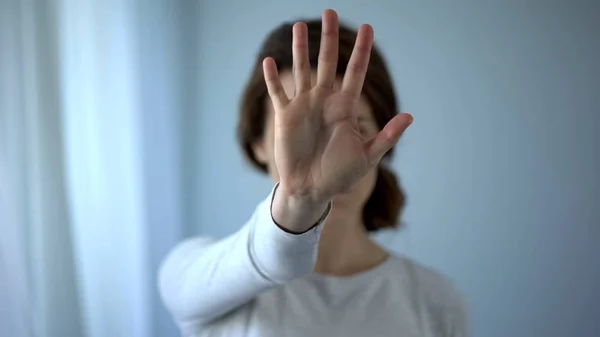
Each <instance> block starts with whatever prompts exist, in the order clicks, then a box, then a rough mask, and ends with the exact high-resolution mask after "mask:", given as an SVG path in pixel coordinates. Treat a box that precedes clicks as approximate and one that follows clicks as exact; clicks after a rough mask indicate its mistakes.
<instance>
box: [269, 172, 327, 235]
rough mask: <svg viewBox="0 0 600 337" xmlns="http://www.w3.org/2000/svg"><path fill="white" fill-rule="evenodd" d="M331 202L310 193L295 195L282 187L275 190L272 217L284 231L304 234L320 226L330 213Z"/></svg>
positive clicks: (279, 186)
mask: <svg viewBox="0 0 600 337" xmlns="http://www.w3.org/2000/svg"><path fill="white" fill-rule="evenodd" d="M329 207H330V201H329V200H323V199H321V198H317V197H315V196H314V195H311V194H310V193H302V194H298V193H296V194H294V193H290V191H289V189H287V188H286V187H285V185H284V186H282V185H281V183H280V184H279V185H278V186H277V187H276V188H275V191H274V195H273V199H272V203H271V216H272V217H273V220H274V221H275V223H276V224H277V225H278V226H279V227H281V228H282V229H284V230H286V231H288V232H292V233H296V234H299V233H304V232H306V231H308V230H310V229H311V228H312V227H314V226H315V225H316V224H318V223H319V222H320V221H322V220H323V218H324V217H325V216H326V215H327V213H328V212H329Z"/></svg>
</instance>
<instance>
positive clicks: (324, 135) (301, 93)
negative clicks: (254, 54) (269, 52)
mask: <svg viewBox="0 0 600 337" xmlns="http://www.w3.org/2000/svg"><path fill="white" fill-rule="evenodd" d="M307 39H308V36H307V27H306V25H305V24H304V23H296V24H295V25H294V27H293V46H292V50H293V60H294V66H293V74H294V81H295V87H296V92H295V95H294V97H293V98H292V99H291V100H290V99H289V98H288V97H287V95H286V93H285V91H284V89H283V86H282V84H281V81H280V79H279V74H278V72H277V66H276V64H275V61H274V60H273V59H272V58H266V59H265V60H264V62H263V70H264V76H265V82H266V84H267V88H268V91H269V96H270V97H271V100H272V103H273V106H274V110H275V117H274V118H275V123H274V125H275V129H274V137H275V138H274V144H275V164H276V166H277V170H278V173H279V177H280V185H279V189H278V192H277V194H278V195H279V196H278V203H277V204H278V207H279V209H278V210H275V209H274V216H276V214H275V213H279V214H280V218H289V217H286V216H285V214H289V213H290V211H289V208H290V207H291V208H293V207H299V208H306V209H315V208H317V209H321V211H322V210H324V206H323V205H326V204H327V202H328V201H330V200H331V199H332V198H333V197H334V196H335V195H337V194H340V193H344V192H346V191H348V190H350V189H351V188H352V187H353V186H354V185H355V184H356V183H357V182H358V181H359V180H360V179H361V178H362V177H364V176H365V175H366V174H367V173H368V172H369V170H371V169H372V168H373V167H375V166H376V165H377V164H378V163H379V161H380V160H381V158H382V157H383V155H384V154H385V153H386V152H387V151H388V150H389V149H390V148H391V147H392V146H394V144H396V142H397V141H398V139H399V138H400V136H401V135H402V133H403V132H404V130H406V128H407V127H408V126H409V125H410V123H411V122H412V117H411V116H410V115H408V114H399V115H397V116H395V117H394V118H393V119H392V120H391V121H390V122H389V123H388V124H387V125H386V126H385V127H384V128H383V130H381V131H380V132H379V134H377V135H376V136H375V137H373V138H371V139H364V138H363V136H362V135H361V132H360V130H359V127H358V116H357V113H356V108H355V106H356V105H357V102H358V100H359V98H360V95H361V92H362V87H363V82H364V79H365V75H366V72H367V67H368V64H369V56H370V53H371V46H372V44H373V29H372V28H371V26H369V25H362V26H361V27H360V28H359V30H358V36H357V40H356V43H355V46H354V50H353V52H352V56H351V58H350V61H349V64H348V67H347V70H346V73H345V74H344V78H343V81H342V86H341V88H340V89H339V90H336V91H334V82H335V80H336V76H337V74H336V69H337V60H338V19H337V14H336V13H335V12H334V11H333V10H326V11H325V12H324V13H323V26H322V37H321V48H320V52H319V64H318V68H317V81H316V84H315V85H314V86H312V85H311V67H310V64H309V56H308V40H307ZM274 206H275V204H274ZM285 207H288V210H287V212H286V211H284V210H283V209H284V208H285ZM291 213H298V214H300V213H302V212H301V211H300V210H294V211H293V212H291ZM292 227H293V226H292ZM292 229H293V230H303V229H306V228H292Z"/></svg>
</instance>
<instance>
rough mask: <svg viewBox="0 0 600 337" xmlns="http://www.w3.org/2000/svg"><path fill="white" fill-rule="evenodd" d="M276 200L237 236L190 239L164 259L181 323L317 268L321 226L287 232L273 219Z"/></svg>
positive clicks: (163, 281) (168, 290)
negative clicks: (303, 230) (217, 238)
mask: <svg viewBox="0 0 600 337" xmlns="http://www.w3.org/2000/svg"><path fill="white" fill-rule="evenodd" d="M271 200H272V199H271V196H269V198H268V199H266V200H265V201H264V202H262V203H261V204H260V205H259V206H258V207H257V209H256V211H255V213H254V215H253V216H252V218H251V219H250V221H249V222H248V223H247V224H246V225H245V226H244V227H243V228H242V229H241V230H239V231H238V232H236V233H234V234H233V235H231V236H229V237H227V238H225V239H223V240H221V241H217V242H214V241H207V240H206V239H194V240H188V241H186V242H184V243H182V244H180V245H179V246H178V247H177V248H176V249H174V251H173V252H172V253H171V254H170V255H169V257H168V258H167V259H166V260H165V262H164V263H163V265H162V267H161V270H160V290H161V296H162V297H163V300H164V302H165V304H166V305H167V307H168V308H169V309H170V311H171V312H172V314H173V315H174V316H175V318H176V319H177V320H178V321H179V322H180V323H187V322H190V323H192V322H193V323H199V322H207V321H210V320H212V319H215V318H216V317H219V316H221V315H223V314H225V313H227V312H229V311H230V310H233V309H235V308H237V307H239V306H240V305H243V304H244V303H246V302H248V301H249V300H251V299H252V298H254V297H255V296H256V295H257V294H258V293H260V292H262V291H264V290H266V289H268V288H270V287H272V286H275V285H277V284H281V283H285V282H288V281H290V280H292V279H294V278H297V277H300V276H303V275H305V274H308V273H310V272H312V269H313V267H314V263H315V259H316V249H317V243H318V239H319V238H318V237H319V232H320V227H319V226H316V227H315V228H312V229H310V230H309V231H308V232H305V233H303V234H299V235H296V234H292V233H288V232H286V231H284V230H282V229H281V228H279V227H278V226H277V225H276V224H275V223H274V222H273V219H272V217H271V212H270V208H271ZM308 227H310V226H308Z"/></svg>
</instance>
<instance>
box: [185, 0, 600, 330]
mask: <svg viewBox="0 0 600 337" xmlns="http://www.w3.org/2000/svg"><path fill="white" fill-rule="evenodd" d="M599 4H600V3H598V2H593V1H587V2H585V1H562V2H556V1H555V2H550V1H546V2H544V1H495V2H492V1H485V2H475V1H472V2H466V1H463V2H460V3H458V2H450V1H448V2H446V1H438V2H432V1H419V2H417V1H393V0H389V1H362V2H359V1H342V0H339V1H317V0H305V1H296V2H291V1H267V0H262V1H242V0H236V1H204V2H203V3H202V5H200V7H201V8H200V9H199V11H198V13H199V18H198V21H197V26H198V27H197V29H198V30H197V32H198V34H199V36H198V38H197V44H198V45H197V55H196V57H197V61H198V62H197V68H196V69H195V71H196V72H197V75H196V76H197V78H198V82H197V83H195V84H194V85H195V86H196V88H195V90H196V92H197V99H196V100H195V102H194V104H193V106H194V108H195V113H193V114H189V115H187V116H186V117H185V118H184V125H185V128H186V132H185V134H186V135H188V136H187V137H188V141H193V147H191V148H192V149H193V151H194V152H193V156H190V157H187V158H185V159H184V162H185V168H187V170H188V171H189V172H188V174H187V176H186V177H187V178H188V180H187V181H186V183H185V184H186V187H185V188H186V190H187V192H185V193H186V194H185V199H186V200H187V201H186V210H187V213H186V219H187V220H188V224H189V225H188V228H187V231H188V234H198V233H202V234H209V235H215V236H224V235H227V234H229V233H232V232H233V231H235V230H236V229H237V228H239V227H240V226H241V225H242V223H243V222H244V221H246V219H247V218H248V216H249V215H250V214H251V212H252V210H253V209H254V207H255V205H256V203H257V202H258V201H259V200H260V199H262V198H263V197H265V196H266V194H267V193H268V191H269V189H270V187H271V186H270V184H269V181H268V180H267V179H266V178H265V177H261V176H259V175H258V174H256V173H254V172H253V171H252V170H251V169H250V168H249V166H248V165H246V164H245V162H244V160H243V158H242V156H241V154H240V152H239V150H238V148H237V145H236V141H235V125H236V117H237V107H238V102H239V95H240V93H241V90H242V87H243V85H244V82H245V80H246V79H247V76H248V75H249V71H250V68H251V65H252V61H253V58H254V55H255V53H256V51H257V49H258V47H259V44H260V42H261V40H262V38H263V37H264V35H265V34H266V33H267V32H268V31H269V30H270V29H271V28H273V27H274V26H275V25H277V24H278V23H280V22H281V21H282V20H288V19H293V18H297V17H302V16H316V15H319V14H320V12H321V11H322V10H323V9H324V7H325V6H328V7H331V8H334V9H336V10H337V11H338V13H339V14H340V17H341V18H342V19H345V21H347V22H350V23H353V24H358V23H362V22H367V23H370V24H372V25H373V27H374V29H375V38H376V42H377V43H379V45H380V47H381V48H382V49H383V51H384V54H385V56H386V57H387V59H388V60H389V62H390V66H391V69H392V71H393V76H394V78H395V81H396V83H397V89H398V92H399V94H400V98H401V101H402V107H403V110H404V111H407V112H411V113H412V114H413V115H414V116H415V123H414V124H413V126H411V128H410V130H409V131H408V132H407V134H406V135H405V137H404V138H403V139H402V141H401V143H400V148H399V151H398V156H397V158H396V160H395V168H396V169H397V171H398V172H399V173H400V176H401V178H402V183H403V185H404V187H405V188H406V190H407V193H408V196H409V204H408V208H407V211H406V216H405V218H404V220H405V222H406V223H407V227H406V229H405V230H404V231H403V232H400V233H398V234H395V235H392V236H389V235H388V236H387V237H386V238H385V240H384V241H383V242H385V243H386V245H388V246H389V247H390V248H391V249H393V250H395V251H397V252H403V253H406V254H408V255H410V256H412V257H414V258H416V259H417V260H419V261H421V262H423V263H425V264H428V265H431V266H434V267H436V268H438V269H439V270H441V271H443V272H445V273H446V274H447V275H449V276H450V277H451V278H453V279H454V280H455V281H456V283H457V285H458V286H459V287H460V288H461V289H462V291H463V292H464V293H465V294H466V296H467V297H468V300H469V302H470V306H471V310H472V321H473V329H474V333H473V335H474V336H488V337H504V336H513V337H517V336H524V337H525V336H527V337H531V336H540V337H542V336H544V337H548V336H590V337H591V336H597V335H598V331H600V309H599V308H598V305H597V303H598V301H599V300H600V290H599V289H598V288H599V287H600V261H598V260H597V258H598V257H599V256H600V248H598V247H599V245H598V243H597V241H598V240H599V239H600V230H599V227H600V220H599V219H600V182H599V179H598V174H599V173H600V158H599V157H600V149H599V148H598V147H599V146H600V136H598V133H597V132H596V129H597V128H598V127H600V117H599V113H600V5H599Z"/></svg>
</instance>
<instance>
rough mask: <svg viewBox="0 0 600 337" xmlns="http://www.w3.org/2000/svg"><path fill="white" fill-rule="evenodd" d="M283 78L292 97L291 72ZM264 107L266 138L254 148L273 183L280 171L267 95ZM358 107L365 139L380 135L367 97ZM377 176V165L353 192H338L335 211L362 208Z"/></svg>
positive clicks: (339, 84)
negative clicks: (265, 113) (275, 154)
mask: <svg viewBox="0 0 600 337" xmlns="http://www.w3.org/2000/svg"><path fill="white" fill-rule="evenodd" d="M316 76H317V73H316V72H314V71H313V73H312V78H313V80H312V81H313V84H314V83H315V82H316ZM280 78H281V83H282V84H283V88H284V89H285V92H286V93H287V95H288V97H289V98H290V99H291V98H292V97H293V96H294V91H295V86H294V78H293V75H292V73H291V72H290V71H285V72H282V73H281V74H280ZM341 83H342V82H341V79H338V80H337V81H336V84H335V85H334V90H338V88H339V87H340V86H341ZM265 107H266V108H267V115H266V125H265V132H264V137H263V139H262V140H261V141H260V142H258V143H256V144H254V146H253V148H254V153H255V155H256V158H257V159H258V160H259V161H260V162H262V163H264V164H265V165H266V166H267V168H268V171H269V176H270V177H271V179H272V180H273V182H277V181H279V173H278V172H277V167H276V165H275V159H274V153H275V147H274V143H273V140H274V133H273V131H274V130H273V125H274V110H273V105H272V104H271V100H270V99H269V98H268V97H267V98H266V102H265ZM357 110H358V116H359V117H358V125H359V127H360V130H361V133H362V134H363V136H364V137H365V139H369V138H371V137H374V136H375V135H377V133H378V132H379V127H378V126H377V123H376V121H375V119H374V118H373V112H372V110H371V106H370V105H369V103H368V101H367V100H366V98H365V97H361V98H360V100H359V102H358V105H357ZM376 179H377V171H376V168H374V169H372V170H371V171H370V172H369V173H368V174H367V175H366V176H365V177H364V178H363V179H362V180H361V181H360V182H359V183H358V184H357V185H356V186H355V187H354V188H353V189H352V190H351V191H350V192H348V193H345V194H341V195H338V196H337V197H336V198H335V200H334V211H336V209H337V210H339V209H340V208H352V209H356V210H362V207H363V206H364V204H365V203H366V202H367V200H368V199H369V197H370V196H371V192H372V191H373V188H374V187H375V182H376Z"/></svg>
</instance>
